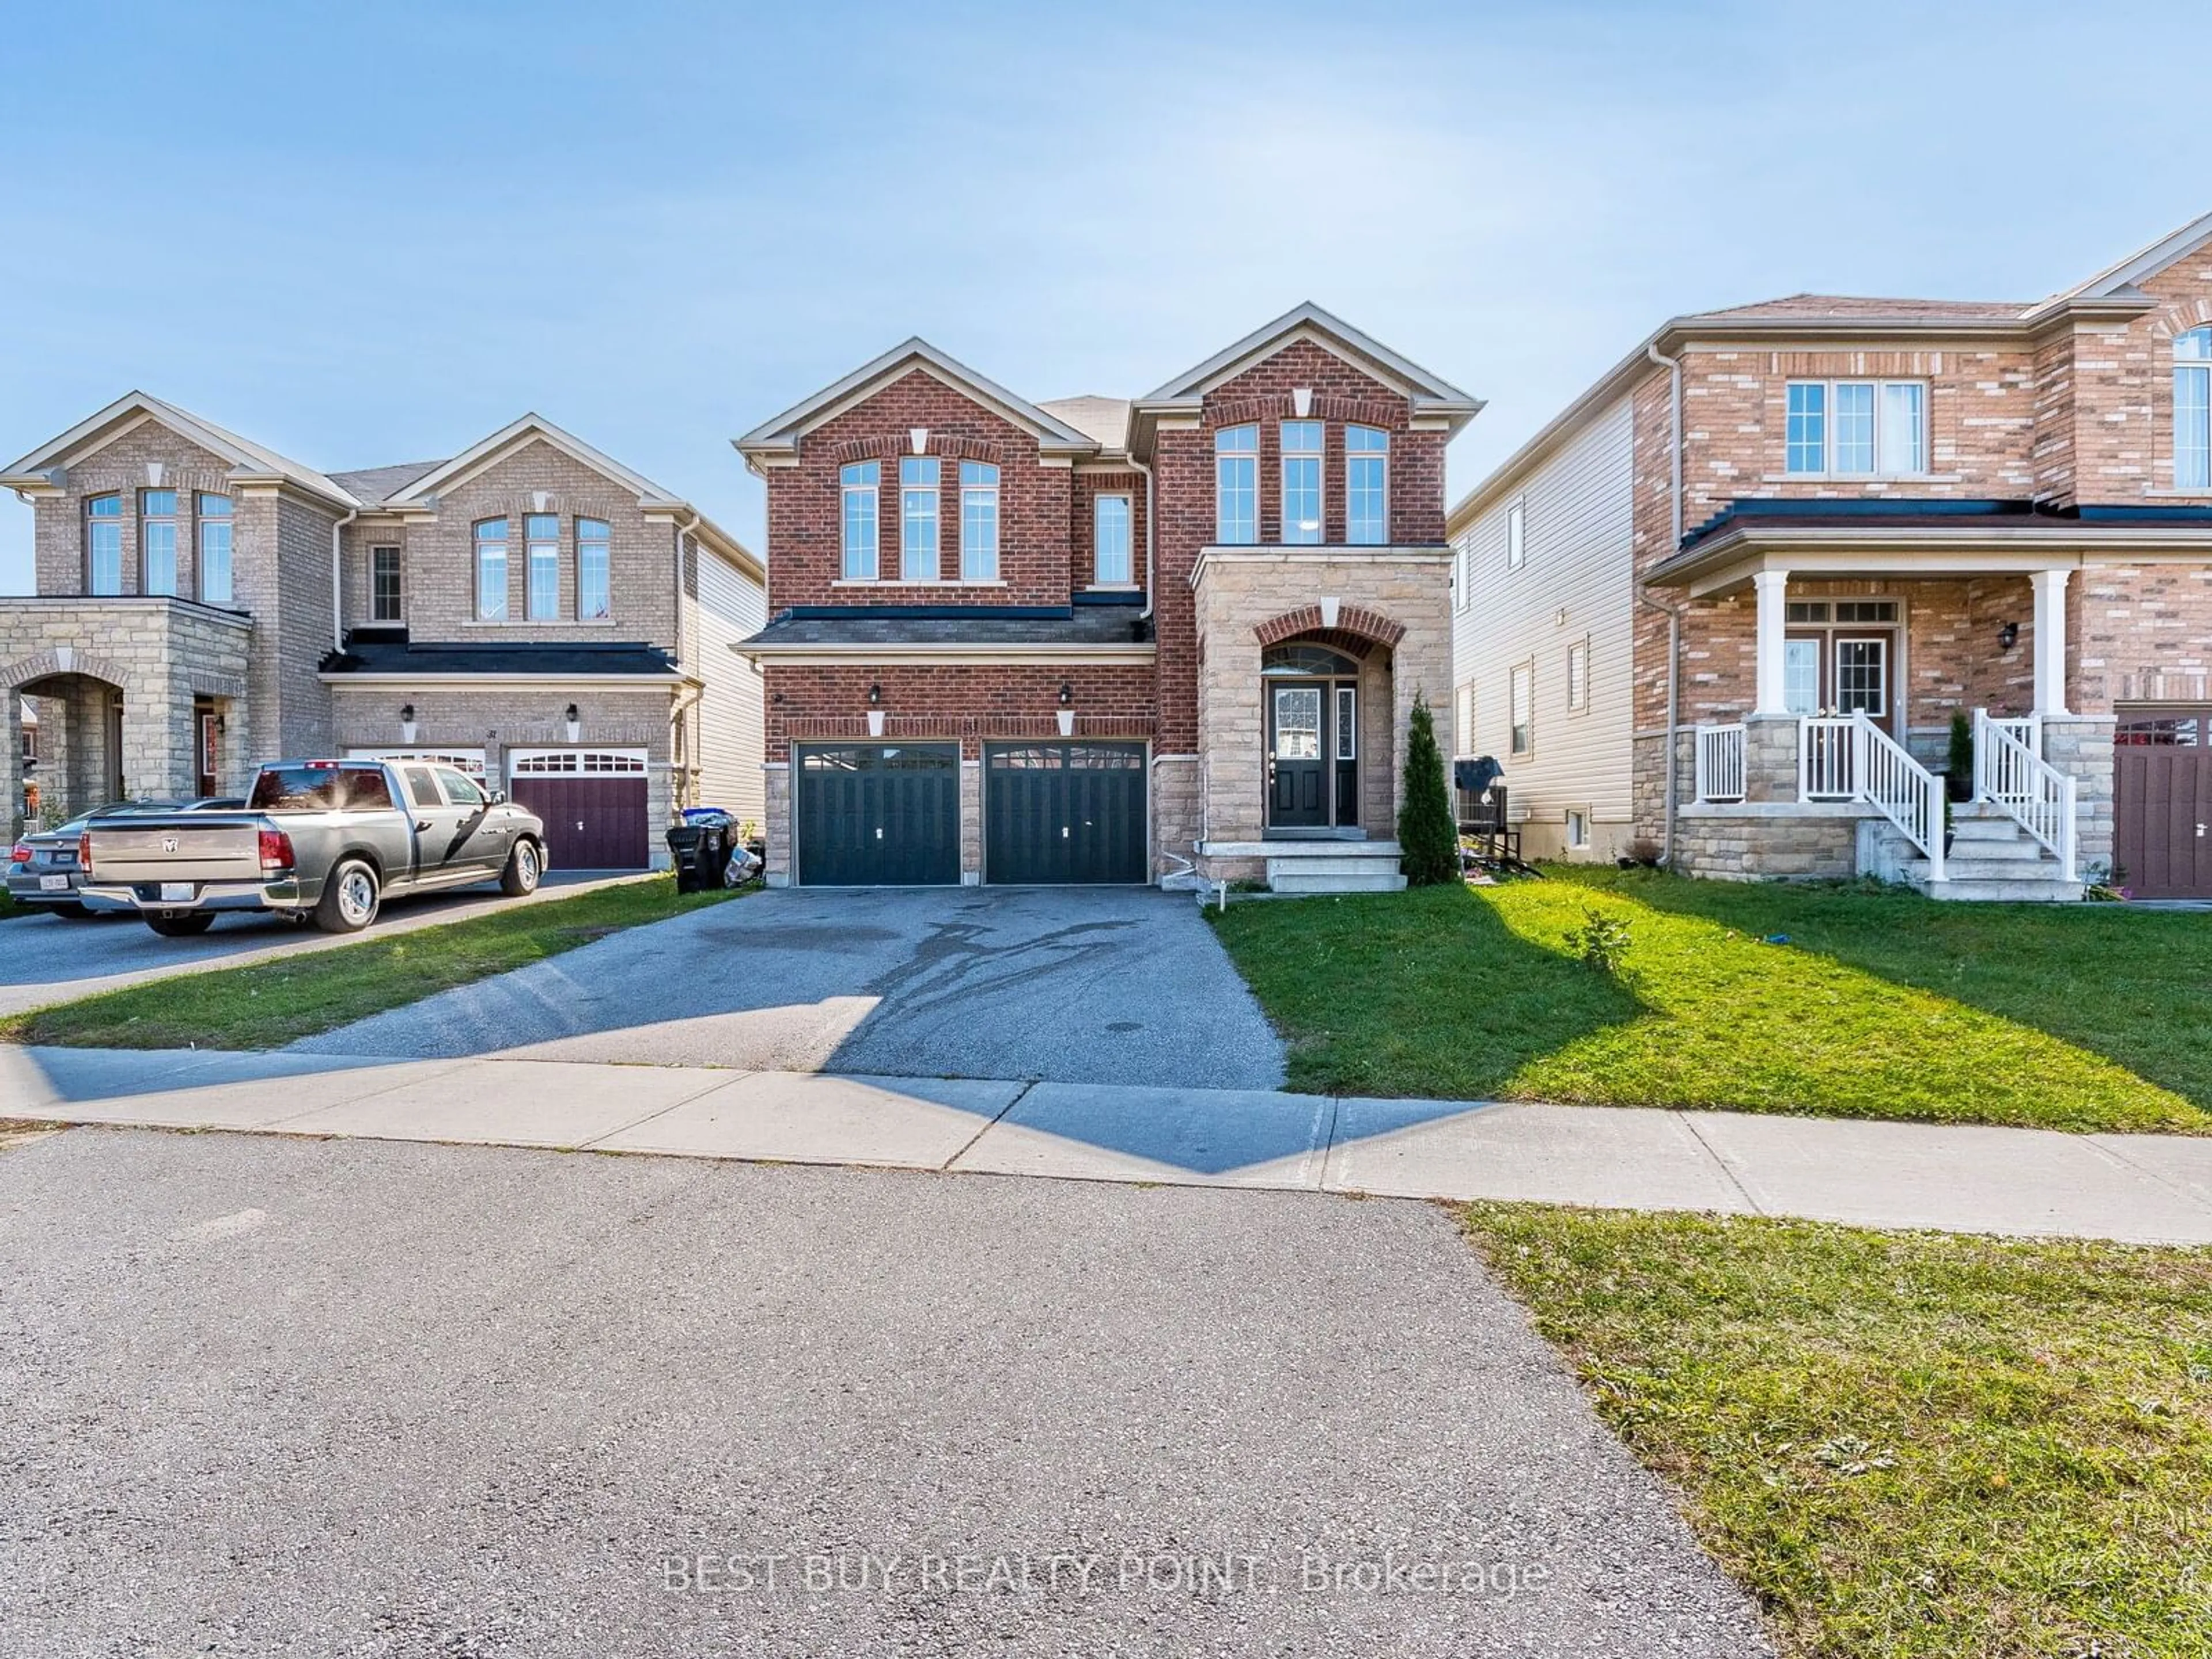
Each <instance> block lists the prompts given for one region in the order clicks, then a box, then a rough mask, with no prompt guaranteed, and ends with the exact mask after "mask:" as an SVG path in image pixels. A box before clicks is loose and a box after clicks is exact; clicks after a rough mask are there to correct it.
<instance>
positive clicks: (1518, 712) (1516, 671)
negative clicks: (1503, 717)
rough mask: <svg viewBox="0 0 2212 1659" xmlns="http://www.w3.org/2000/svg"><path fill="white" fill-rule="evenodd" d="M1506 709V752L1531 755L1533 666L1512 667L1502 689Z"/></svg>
mask: <svg viewBox="0 0 2212 1659" xmlns="http://www.w3.org/2000/svg"><path fill="white" fill-rule="evenodd" d="M1505 695H1506V708H1507V710H1508V713H1509V714H1510V731H1509V732H1508V734H1507V738H1506V747H1507V749H1508V750H1510V752H1512V753H1513V754H1516V755H1527V754H1530V753H1533V752H1534V750H1535V747H1536V725H1535V721H1536V665H1535V664H1534V663H1533V662H1521V663H1516V664H1514V665H1513V667H1512V669H1511V671H1510V678H1509V679H1508V682H1507V684H1506V688H1505Z"/></svg>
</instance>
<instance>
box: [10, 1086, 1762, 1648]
mask: <svg viewBox="0 0 2212 1659" xmlns="http://www.w3.org/2000/svg"><path fill="white" fill-rule="evenodd" d="M0 1261H4V1262H5V1264H6V1268H5V1271H6V1273H7V1278H8V1280H9V1293H8V1295H7V1296H6V1297H4V1298H0V1399H4V1400H6V1401H8V1402H9V1409H8V1415H9V1449H8V1455H7V1460H6V1462H5V1465H4V1468H5V1473H4V1474H0V1482H4V1486H5V1490H6V1492H7V1496H8V1501H7V1502H5V1503H4V1504H0V1551H4V1555H5V1559H6V1560H7V1563H8V1566H7V1578H8V1586H9V1592H8V1594H7V1595H5V1596H0V1652H7V1653H23V1654H31V1653H35V1654H39V1655H40V1656H42V1659H74V1656H91V1655H102V1656H106V1655H111V1654H118V1653H125V1652H129V1653H142V1652H143V1653H154V1652H161V1653H185V1652H193V1653H210V1654H216V1655H232V1656H247V1655H255V1656H258V1655H265V1654H272V1653H283V1654H286V1655H289V1656H299V1659H313V1656H322V1655H332V1656H335V1655H344V1656H348V1659H359V1656H407V1659H416V1656H425V1659H428V1656H439V1659H453V1656H473V1655H485V1656H489V1655H495V1654H498V1655H505V1654H529V1655H532V1656H534V1659H566V1656H578V1659H640V1656H663V1655H665V1656H677V1655H682V1656H695V1655H722V1654H730V1655H735V1654H745V1655H792V1656H799V1655H805V1656H809V1659H816V1656H823V1655H848V1654H850V1655H876V1654H888V1653H909V1654H931V1655H949V1654H955V1653H958V1654H969V1653H981V1652H988V1653H991V1654H994V1655H1005V1656H1010V1659H1020V1656H1029V1655H1054V1656H1059V1655H1065V1654H1073V1653H1104V1652H1109V1651H1111V1652H1115V1653H1119V1654H1128V1655H1162V1656H1167V1655H1172V1656H1176V1659H1184V1656H1190V1655H1197V1654H1238V1655H1243V1654H1252V1653H1270V1654H1273V1653H1282V1654H1289V1653H1296V1654H1301V1655H1319V1654H1338V1653H1345V1654H1349V1653H1354V1652H1357V1653H1362V1654H1367V1653H1389V1654H1391V1655H1393V1656H1405V1659H1422V1656H1432V1655H1433V1656H1445V1655H1449V1656H1454V1659H1463V1656H1468V1655H1472V1654H1498V1655H1505V1654H1510V1655H1513V1656H1515V1659H1540V1656H1575V1659H1585V1656H1592V1655H1627V1654H1634V1655H1637V1656H1639V1659H1643V1656H1692V1655H1695V1656H1723V1655H1725V1656H1738V1655H1759V1654H1764V1653H1765V1651H1766V1650H1765V1647H1764V1646H1763V1645H1762V1644H1761V1642H1760V1640H1759V1637H1758V1636H1757V1634H1756V1632H1755V1626H1754V1621H1753V1616H1752V1614H1751V1613H1750V1612H1749V1610H1748V1608H1747V1604H1746V1603H1745V1601H1743V1599H1742V1598H1741V1596H1739V1595H1737V1594H1736V1593H1735V1591H1733V1590H1732V1589H1730V1588H1729V1586H1728V1585H1727V1584H1726V1583H1724V1582H1723V1580H1722V1579H1721V1578H1720V1577H1718V1575H1717V1573H1716V1572H1715V1571H1714V1570H1713V1569H1712V1568H1711V1565H1709V1563H1708V1562H1707V1561H1706V1560H1705V1559H1704V1558H1703V1557H1702V1556H1701V1555H1699V1553H1697V1551H1696V1550H1695V1549H1694V1547H1692V1543H1691V1541H1690V1540H1689V1539H1688V1537H1687V1535H1686V1532H1685V1530H1684V1528H1683V1527H1682V1525H1681V1523H1680V1521H1679V1520H1678V1518H1677V1517H1676V1516H1675V1514H1674V1510H1673V1509H1672V1508H1671V1506H1670V1504H1668V1501H1667V1499H1666V1498H1665V1497H1664V1495H1663V1494H1662V1492H1660V1491H1659V1490H1658V1489H1657V1488H1656V1486H1655V1485H1654V1484H1653V1482H1652V1481H1650V1480H1649V1479H1648V1478H1647V1477H1645V1476H1644V1474H1642V1473H1641V1472H1640V1471H1638V1469H1637V1468H1634V1467H1633V1465H1632V1462H1630V1460H1629V1459H1628V1457H1627V1456H1626V1454H1625V1453H1624V1452H1623V1451H1622V1449H1620V1447H1619V1446H1618V1445H1617V1444H1616V1443H1614V1442H1613V1440H1612V1439H1611V1438H1610V1437H1608V1436H1607V1435H1606V1434H1605V1433H1604V1432H1603V1431H1602V1430H1601V1428H1600V1427H1599V1425H1597V1423H1596V1421H1595V1419H1594V1418H1593V1417H1592V1416H1591V1415H1590V1413H1589V1411H1588V1410H1587V1408H1586V1407H1585V1406H1584V1405H1583V1401H1581V1399H1580V1397H1579V1396H1578V1395H1577V1392H1576V1391H1575V1389H1574V1388H1573V1387H1572V1386H1571V1383H1569V1382H1568V1380H1567V1379H1566V1378H1565V1376H1563V1374H1562V1373H1561V1372H1560V1370H1559V1368H1558V1366H1557V1364H1556V1363H1555V1362H1554V1360H1553V1358H1552V1356H1551V1354H1550V1353H1549V1352H1548V1351H1547V1349H1545V1348H1544V1346H1542V1344H1541V1342H1539V1341H1538V1340H1537V1339H1536V1338H1534V1336H1533V1335H1532V1334H1530V1332H1529V1330H1528V1326H1527V1324H1526V1322H1525V1321H1524V1319H1523V1318H1522V1316H1521V1315H1520V1313H1519V1312H1518V1311H1517V1310H1516V1309H1514V1308H1513V1307H1512V1306H1511V1305H1510V1304H1509V1303H1507V1302H1506V1301H1505V1299H1504V1297H1502V1296H1501V1295H1500V1294H1499V1293H1498V1291H1496V1290H1495V1289H1494V1288H1493V1287H1492V1285H1491V1284H1490V1283H1489V1282H1488V1281H1487V1279H1486V1278H1485V1277H1484V1276H1483V1275H1482V1274H1481V1273H1480V1272H1479V1271H1478V1269H1477V1267H1476V1266H1475V1264H1474V1261H1473V1259H1472V1257H1471V1256H1470V1255H1469V1254H1468V1251H1467V1250H1466V1249H1465V1248H1464V1246H1463V1245H1462V1243H1461V1242H1460V1240H1459V1239H1458V1238H1457V1237H1456V1236H1455V1232H1454V1231H1453V1229H1452V1226H1451V1225H1450V1221H1449V1217H1448V1216H1447V1215H1446V1214H1445V1213H1444V1212H1442V1211H1439V1210H1437V1209H1435V1208H1433V1207H1431V1206H1425V1205H1417V1204H1401V1203H1390V1202H1386V1201H1383V1200H1373V1201H1369V1202H1365V1203H1354V1202H1350V1201H1344V1202H1336V1201H1321V1200H1315V1199H1312V1198H1310V1197H1299V1196H1296V1195H1292V1194H1239V1193H1230V1192H1219V1191H1210V1190H1190V1189H1180V1190H1174V1189H1159V1190H1142V1189H1137V1188H1118V1187H1103V1186H1094V1185H1087V1184H1084V1183H1068V1182H1017V1181H1005V1180H997V1179H993V1178H989V1177H980V1176H979V1177H972V1178H966V1179H962V1178H958V1177H947V1176H907V1175H897V1174H889V1173H868V1172H860V1171H848V1170H795V1169H763V1168H757V1167H749V1166H742V1165H731V1164H700V1163H696V1162H683V1161H676V1160H663V1159H653V1158H576V1157H564V1156H561V1155H558V1154H551V1153H538V1152H505V1151H502V1152H486V1151H479V1150H471V1149H465V1148H454V1147H441V1146H411V1145H374V1144H369V1143H364V1142H357V1141H356V1142H346V1141H334V1142H302V1141H288V1140H269V1139H258V1138H252V1137H246V1136H234V1135H194V1136H178V1135H167V1134H160V1133H143V1132H132V1131H118V1130H91V1129H80V1130H74V1131H70V1132H67V1133H62V1134H58V1135H54V1136H52V1137H50V1138H47V1139H40V1140H36V1141H33V1142H31V1143H29V1144H27V1145H20V1146H15V1147H13V1148H10V1149H8V1150H5V1151H0ZM1308 1550H1311V1551H1313V1552H1315V1553H1316V1554H1317V1555H1318V1556H1319V1557H1320V1558H1322V1561H1323V1563H1325V1565H1326V1568H1327V1569H1328V1571H1330V1572H1333V1571H1334V1569H1335V1568H1336V1567H1337V1566H1339V1565H1341V1566H1342V1568H1343V1569H1344V1579H1343V1587H1342V1588H1341V1589H1337V1588H1334V1587H1333V1586H1332V1587H1330V1588H1327V1589H1309V1588H1305V1587H1304V1586H1306V1585H1307V1584H1308V1583H1311V1582H1313V1581H1312V1580H1310V1579H1309V1578H1307V1577H1305V1576H1304V1572H1303V1568H1304V1565H1305V1564H1304V1560H1303V1559H1302V1553H1303V1552H1305V1551H1308ZM923 1553H929V1554H931V1555H933V1556H936V1557H939V1558H941V1559H940V1560H939V1564H938V1568H937V1571H938V1572H939V1577H938V1578H937V1579H935V1580H933V1582H932V1583H931V1585H930V1586H929V1587H927V1588H921V1587H918V1586H917V1585H916V1583H915V1578H916V1577H917V1575H918V1574H919V1572H920V1571H921V1568H920V1566H919V1565H918V1564H917V1563H916V1562H915V1558H916V1557H917V1556H919V1555H921V1554H923ZM1024 1553H1026V1554H1027V1555H1028V1556H1030V1558H1031V1565H1030V1581H1029V1584H1028V1586H1027V1587H1022V1586H1020V1585H1019V1583H1018V1581H1017V1583H1016V1585H1015V1587H1013V1588H1000V1589H985V1588H983V1587H982V1585H981V1582H980V1580H981V1577H983V1576H984V1575H986V1574H987V1571H991V1570H994V1569H995V1570H996V1571H1000V1572H1002V1573H1007V1574H1012V1573H1014V1572H1016V1571H1018V1568H1017V1567H1016V1566H1015V1565H1013V1558H1018V1557H1019V1556H1021V1555H1023V1554H1024ZM1054 1553H1058V1554H1060V1555H1063V1556H1066V1557H1068V1558H1071V1559H1070V1560H1069V1561H1068V1562H1067V1563H1066V1564H1065V1565H1061V1566H1060V1568H1059V1569H1058V1570H1057V1571H1058V1572H1059V1583H1058V1585H1057V1587H1056V1588H1055V1587H1054V1585H1053V1583H1051V1575H1052V1571H1053V1569H1052V1568H1051V1567H1050V1565H1049V1564H1048V1563H1046V1562H1045V1561H1044V1560H1043V1559H1042V1558H1044V1557H1046V1556H1048V1555H1051V1554H1054ZM733 1554H736V1555H746V1556H774V1555H783V1556H787V1557H791V1558H794V1559H793V1560H791V1561H790V1562H788V1563H787V1565H784V1566H783V1567H781V1569H779V1571H780V1574H781V1577H780V1578H779V1581H778V1583H777V1584H776V1586H775V1589H773V1590H772V1591H767V1590H755V1591H746V1590H743V1589H734V1588H732V1587H730V1586H729V1585H728V1584H726V1583H720V1584H718V1585H717V1586H716V1587H715V1588H712V1589H708V1590H706V1591H703V1592H702V1591H701V1590H699V1589H682V1588H678V1589H670V1588H667V1584H668V1583H669V1581H670V1579H671V1576H673V1577H678V1578H679V1579H681V1578H683V1577H689V1578H690V1581H691V1582H692V1583H694V1584H696V1582H697V1571H696V1567H691V1568H687V1569H685V1570H684V1571H681V1572H677V1573H673V1574H671V1568H670V1566H669V1565H668V1563H669V1560H670V1559H671V1558H684V1557H690V1558H694V1559H696V1558H697V1557H698V1556H701V1555H708V1556H712V1557H718V1558H727V1557H729V1556H732V1555H733ZM810 1554H819V1555H823V1556H825V1557H830V1558H834V1559H835V1561H836V1563H837V1564H838V1565H839V1566H840V1567H841V1568H842V1571H844V1572H845V1573H846V1574H847V1575H848V1577H849V1578H850V1579H851V1580H853V1581H854V1582H857V1581H858V1580H859V1579H860V1577H861V1575H863V1574H877V1575H879V1574H880V1571H881V1569H880V1567H879V1566H878V1565H875V1564H877V1563H879V1562H880V1561H882V1560H883V1559H885V1558H888V1557H890V1556H900V1557H903V1558H906V1559H905V1562H904V1564H903V1565H901V1566H900V1567H899V1568H898V1569H896V1571H899V1572H900V1573H901V1574H902V1577H900V1579H899V1580H898V1582H897V1583H896V1586H895V1587H894V1588H893V1589H890V1591H889V1592H888V1593H886V1592H885V1591H884V1588H883V1586H882V1583H881V1582H880V1577H879V1576H878V1577H875V1578H874V1579H872V1582H871V1583H870V1584H869V1586H868V1587H867V1588H866V1589H860V1588H855V1589H844V1590H834V1591H827V1592H823V1593H820V1594H816V1595H809V1594H807V1593H806V1592H805V1589H803V1588H802V1587H801V1586H800V1585H799V1584H794V1583H792V1582H791V1581H792V1578H793V1575H801V1576H802V1582H803V1574H804V1572H805V1565H806V1564H805V1561H804V1559H803V1558H805V1557H806V1556H808V1555H810ZM1391 1556H1395V1561H1396V1563H1397V1564H1398V1565H1400V1566H1401V1567H1404V1566H1407V1565H1413V1564H1414V1563H1419V1562H1428V1563H1436V1564H1450V1565H1452V1566H1454V1567H1455V1569H1456V1568H1458V1567H1459V1566H1460V1565H1462V1564H1466V1563H1474V1564H1478V1565H1480V1567H1481V1569H1482V1573H1481V1577H1480V1585H1481V1587H1480V1589H1460V1590H1458V1591H1456V1592H1454V1593H1446V1592H1444V1591H1442V1590H1439V1589H1414V1588H1412V1587H1411V1585H1412V1583H1413V1581H1412V1580H1410V1579H1408V1580H1405V1581H1401V1588H1398V1589H1385V1588H1382V1587H1380V1586H1377V1587H1376V1588H1371V1589H1362V1588H1359V1584H1360V1577H1361V1575H1362V1573H1363V1572H1372V1571H1376V1570H1379V1569H1380V1568H1381V1567H1383V1565H1386V1557H1391ZM1249 1557H1256V1558H1258V1559H1257V1562H1256V1563H1255V1564H1249V1565H1248V1564H1247V1563H1246V1562H1244V1561H1243V1560H1242V1559H1237V1558H1249ZM1125 1558H1126V1561H1125ZM1194 1558H1203V1559H1209V1560H1212V1561H1213V1562H1214V1563H1216V1564H1217V1565H1215V1567H1214V1568H1213V1569H1212V1578H1211V1580H1210V1581H1209V1582H1208V1583H1206V1585H1205V1587H1203V1588H1202V1589H1200V1590H1198V1591H1197V1592H1196V1593H1194V1592H1193V1591H1192V1589H1189V1588H1188V1585H1189V1584H1190V1583H1191V1582H1192V1581H1193V1579H1194V1577H1196V1575H1197V1572H1198V1568H1197V1566H1196V1565H1195V1561H1194ZM1086 1563H1087V1564H1088V1565H1090V1568H1091V1575H1092V1577H1091V1586H1090V1591H1089V1593H1088V1594H1086V1593H1085V1589H1084V1583H1083V1579H1082V1577H1081V1568H1082V1566H1083V1565H1085V1564H1086ZM1125 1570H1126V1572H1127V1579H1128V1581H1129V1582H1128V1583H1127V1587H1126V1588H1125V1587H1124V1574H1125ZM1147 1575H1151V1576H1152V1577H1154V1578H1156V1580H1157V1583H1153V1584H1149V1585H1148V1584H1147V1583H1146V1577H1147ZM963 1577H965V1578H966V1582H965V1583H964V1584H963ZM1179 1579H1180V1582H1178V1580H1179Z"/></svg>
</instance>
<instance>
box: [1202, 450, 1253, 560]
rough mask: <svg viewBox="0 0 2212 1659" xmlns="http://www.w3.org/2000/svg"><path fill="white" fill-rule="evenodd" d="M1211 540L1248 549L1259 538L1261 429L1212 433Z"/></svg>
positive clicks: (1227, 545) (1226, 545)
mask: <svg viewBox="0 0 2212 1659" xmlns="http://www.w3.org/2000/svg"><path fill="white" fill-rule="evenodd" d="M1213 539H1214V540H1215V541H1216V542H1218V543H1219V544H1221V545H1222V546H1224V547H1249V546H1250V545H1251V544H1253V543H1255V542H1256V541H1258V540H1259V539H1260V428H1258V427H1256V426H1231V427H1224V428H1222V429H1221V430H1220V431H1218V432H1217V433H1215V434H1214V435H1213Z"/></svg>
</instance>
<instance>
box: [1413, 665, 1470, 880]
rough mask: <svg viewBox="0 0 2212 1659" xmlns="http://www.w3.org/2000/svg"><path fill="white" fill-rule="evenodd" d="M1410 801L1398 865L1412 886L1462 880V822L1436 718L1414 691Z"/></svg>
mask: <svg viewBox="0 0 2212 1659" xmlns="http://www.w3.org/2000/svg"><path fill="white" fill-rule="evenodd" d="M1405 787H1406V804H1405V805H1403V806H1401V808H1399V809H1398V846H1399V848H1400V849H1401V855H1400V858H1399V860H1398V867H1399V868H1400V869H1401V870H1402V871H1404V872H1405V874H1406V884H1407V886H1409V887H1433V886H1435V885H1436V884H1437V883H1439V882H1446V881H1457V880H1458V879H1459V826H1458V824H1457V823H1455V821H1454V820H1453V817H1452V810H1451V796H1450V793H1449V792H1448V791H1447V790H1446V788H1445V787H1444V757H1443V754H1442V753H1441V752H1440V751H1439V750H1437V722H1436V717H1435V716H1434V715H1433V714H1431V713H1430V712H1429V702H1428V699H1427V698H1426V697H1424V696H1421V695H1420V694H1419V692H1415V693H1414V694H1413V722H1412V724H1411V725H1410V726H1408V727H1407V733H1406V778H1405Z"/></svg>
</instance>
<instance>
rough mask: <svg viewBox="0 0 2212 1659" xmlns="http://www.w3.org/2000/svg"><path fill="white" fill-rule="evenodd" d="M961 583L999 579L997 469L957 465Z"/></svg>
mask: <svg viewBox="0 0 2212 1659" xmlns="http://www.w3.org/2000/svg"><path fill="white" fill-rule="evenodd" d="M960 580H962V581H963V582H994V581H996V580H999V469H998V468H997V467H995V466H993V465H991V464H990V463H989V462H988V461H963V462H961V463H960Z"/></svg>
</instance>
